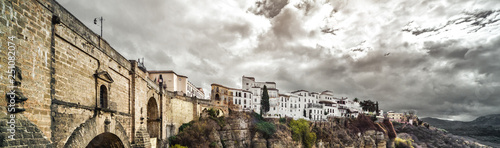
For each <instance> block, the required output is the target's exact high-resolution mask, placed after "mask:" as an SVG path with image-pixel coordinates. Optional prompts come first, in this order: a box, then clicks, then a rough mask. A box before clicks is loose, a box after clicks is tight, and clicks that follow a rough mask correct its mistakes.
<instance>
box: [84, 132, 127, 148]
mask: <svg viewBox="0 0 500 148" xmlns="http://www.w3.org/2000/svg"><path fill="white" fill-rule="evenodd" d="M104 147H106V148H124V147H125V146H124V145H123V142H122V141H121V140H120V138H119V137H118V136H116V135H115V134H112V133H109V132H105V133H102V134H99V135H97V136H96V137H94V139H92V140H91V141H90V142H89V144H88V145H87V146H86V148H104Z"/></svg>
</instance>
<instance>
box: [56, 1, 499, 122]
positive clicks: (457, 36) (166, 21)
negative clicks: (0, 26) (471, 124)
mask: <svg viewBox="0 0 500 148" xmlns="http://www.w3.org/2000/svg"><path fill="white" fill-rule="evenodd" d="M58 2H59V3H61V4H62V5H63V6H65V7H66V8H67V9H68V10H69V11H70V12H71V13H73V14H74V15H75V16H76V17H77V18H79V19H80V20H81V21H82V22H83V23H85V24H86V25H87V26H89V28H91V29H92V30H94V31H95V32H99V26H96V25H94V24H93V19H94V18H95V17H98V16H103V17H104V19H105V21H104V35H103V36H104V38H105V39H106V40H107V41H108V42H109V43H110V44H111V45H112V46H113V47H114V48H115V49H116V50H118V51H119V52H120V53H121V54H122V55H123V56H124V57H126V58H129V59H137V58H142V57H144V58H145V64H146V67H147V68H148V70H174V71H176V72H177V73H179V74H183V75H186V76H188V77H189V79H190V81H192V82H193V83H194V84H195V85H197V86H200V87H203V88H204V89H205V91H206V92H209V91H210V90H209V88H210V84H211V83H219V84H223V85H227V86H230V87H235V88H239V87H241V76H243V75H245V76H253V77H255V78H256V80H257V81H275V82H276V83H277V86H278V88H279V89H280V92H282V93H284V92H290V91H293V90H298V89H305V90H310V91H323V90H331V91H333V92H334V93H335V94H336V96H337V97H350V98H354V97H358V98H360V99H361V100H365V99H371V100H376V101H379V103H380V104H381V108H382V109H384V110H385V111H387V110H394V111H400V110H403V109H415V110H417V111H418V114H419V115H420V116H433V117H440V118H447V119H454V120H472V119H474V118H475V117H477V116H479V115H486V114H493V113H500V107H499V106H500V50H499V48H500V21H499V20H500V9H499V8H500V2H498V1H494V0H491V1H481V0H477V1H471V0H461V1H446V0H419V1H417V0H412V1H401V0H371V1H358V0H351V1H348V0H331V1H321V0H319V1H300V0H299V1H296V0H290V1H286V0H285V1H283V0H281V1H280V0H273V1H245V0H241V1H235V0H217V1H208V0H151V1H147V2H146V1H135V0H125V1H124V0H106V1H101V0H86V1H70V0H59V1H58Z"/></svg>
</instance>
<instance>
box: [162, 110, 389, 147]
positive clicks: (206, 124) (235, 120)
mask: <svg viewBox="0 0 500 148" xmlns="http://www.w3.org/2000/svg"><path fill="white" fill-rule="evenodd" d="M366 119H367V120H366ZM366 119H362V118H358V119H341V118H336V119H332V120H331V121H330V122H304V123H306V124H303V125H302V126H292V124H291V122H295V123H299V122H297V120H295V121H292V119H286V120H285V119H281V120H278V119H275V120H266V121H261V120H262V119H259V117H256V116H255V115H254V114H251V113H241V112H237V113H231V114H230V115H229V116H227V117H213V116H210V115H208V114H203V115H202V117H200V119H199V120H198V121H194V122H191V123H190V125H189V126H186V128H184V129H182V131H181V132H180V133H179V134H178V135H176V136H174V137H171V138H169V139H170V144H171V145H175V144H179V145H182V146H188V147H220V148H222V147H224V148H233V147H245V148H246V147H256V148H262V147H268V148H286V147H318V148H329V147H366V148H375V147H379V148H385V147H386V145H387V142H388V141H390V140H389V138H388V136H387V134H386V133H387V132H386V131H384V129H383V128H380V126H379V128H377V126H378V125H377V124H375V123H373V122H371V120H369V118H366ZM262 122H266V123H270V124H272V125H274V126H273V127H274V128H267V125H269V124H261V123H262ZM302 127H307V129H303V128H302ZM300 128H302V129H300ZM272 129H275V130H274V132H272V134H268V133H266V132H267V131H273V130H272Z"/></svg>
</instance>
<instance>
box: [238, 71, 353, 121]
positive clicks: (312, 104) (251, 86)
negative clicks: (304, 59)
mask: <svg viewBox="0 0 500 148" xmlns="http://www.w3.org/2000/svg"><path fill="white" fill-rule="evenodd" d="M264 86H266V87H267V90H268V94H269V112H267V113H266V114H265V115H263V116H264V117H267V118H280V117H291V118H294V119H301V118H302V119H306V120H313V121H322V120H326V119H327V118H328V117H357V116H358V114H359V113H361V112H362V109H361V106H360V105H359V102H354V101H352V100H349V99H348V98H343V97H342V98H340V99H339V98H336V97H334V95H333V93H332V92H331V91H323V92H322V93H317V92H309V91H306V90H297V91H293V92H290V93H285V94H280V93H279V90H278V89H277V88H276V83H274V82H256V81H255V78H253V77H245V76H243V77H242V89H231V91H232V92H233V102H234V104H235V105H239V108H240V109H239V110H240V111H255V112H257V113H259V112H260V107H261V97H262V90H263V87H264Z"/></svg>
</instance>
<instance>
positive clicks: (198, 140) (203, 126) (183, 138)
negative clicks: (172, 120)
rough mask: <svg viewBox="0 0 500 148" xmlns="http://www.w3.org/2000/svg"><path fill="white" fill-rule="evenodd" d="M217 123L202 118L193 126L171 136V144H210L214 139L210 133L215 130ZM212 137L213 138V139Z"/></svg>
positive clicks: (191, 145) (189, 145)
mask: <svg viewBox="0 0 500 148" xmlns="http://www.w3.org/2000/svg"><path fill="white" fill-rule="evenodd" d="M216 126H217V123H215V122H214V121H212V120H200V121H198V122H193V123H192V124H191V126H187V127H185V128H184V129H183V131H181V132H179V134H177V135H176V136H172V137H169V138H168V139H169V142H170V145H171V146H174V145H176V144H179V145H183V146H188V147H196V146H200V145H208V144H209V143H210V142H211V141H214V140H217V139H213V137H211V136H210V134H211V133H212V132H213V131H215V127H216ZM211 138H212V139H211Z"/></svg>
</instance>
